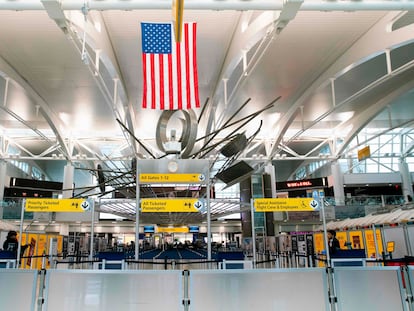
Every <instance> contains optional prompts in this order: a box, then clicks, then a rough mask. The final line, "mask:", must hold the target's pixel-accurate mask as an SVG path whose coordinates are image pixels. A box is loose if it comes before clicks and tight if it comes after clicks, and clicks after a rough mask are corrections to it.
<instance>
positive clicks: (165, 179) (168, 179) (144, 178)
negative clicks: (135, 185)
mask: <svg viewBox="0 0 414 311" xmlns="http://www.w3.org/2000/svg"><path fill="white" fill-rule="evenodd" d="M205 180H206V177H205V176H204V174H199V173H194V174H158V173H157V174H139V182H140V183H144V184H145V183H177V182H178V183H185V182H188V183H203V182H205Z"/></svg>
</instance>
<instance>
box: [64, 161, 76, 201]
mask: <svg viewBox="0 0 414 311" xmlns="http://www.w3.org/2000/svg"><path fill="white" fill-rule="evenodd" d="M74 173H75V168H74V167H73V165H72V163H68V164H66V165H65V168H64V169H63V189H69V190H65V191H62V197H63V198H64V199H65V198H71V197H72V196H73V176H74Z"/></svg>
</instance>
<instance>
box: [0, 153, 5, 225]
mask: <svg viewBox="0 0 414 311" xmlns="http://www.w3.org/2000/svg"><path fill="white" fill-rule="evenodd" d="M6 172H7V162H6V161H3V160H2V161H0V202H3V199H4V186H6ZM3 206H4V204H1V205H0V219H2V218H3Z"/></svg>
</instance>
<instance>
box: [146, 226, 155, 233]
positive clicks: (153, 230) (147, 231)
mask: <svg viewBox="0 0 414 311" xmlns="http://www.w3.org/2000/svg"><path fill="white" fill-rule="evenodd" d="M154 232H155V227H154V226H144V233H154Z"/></svg>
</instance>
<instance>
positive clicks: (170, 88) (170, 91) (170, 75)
mask: <svg viewBox="0 0 414 311" xmlns="http://www.w3.org/2000/svg"><path fill="white" fill-rule="evenodd" d="M168 80H169V83H168V97H169V98H168V99H169V102H170V110H173V109H174V92H173V91H174V88H173V84H172V81H173V69H172V55H171V54H168Z"/></svg>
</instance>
